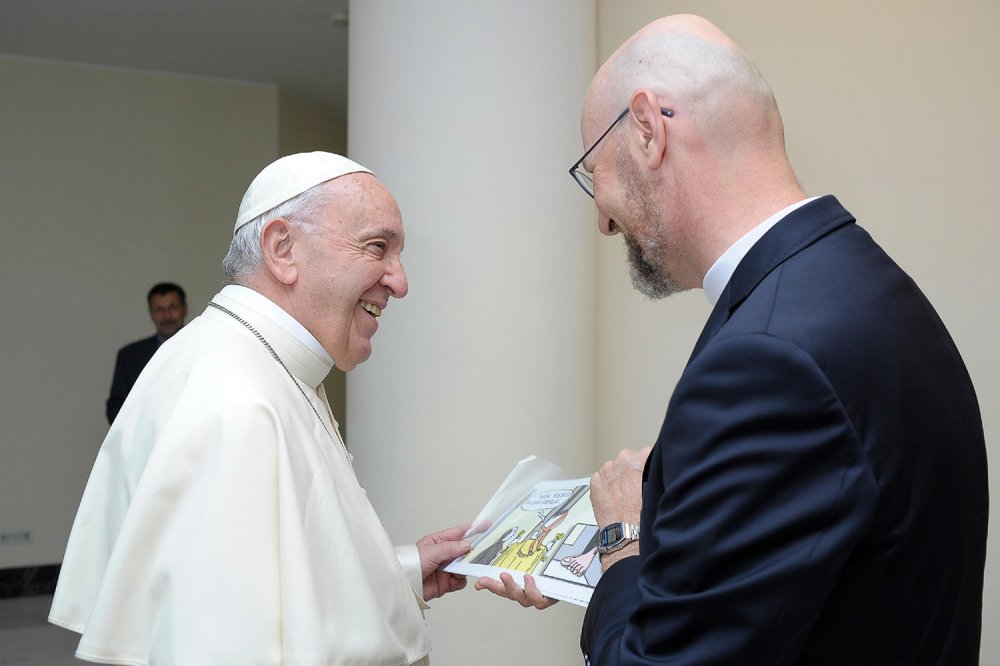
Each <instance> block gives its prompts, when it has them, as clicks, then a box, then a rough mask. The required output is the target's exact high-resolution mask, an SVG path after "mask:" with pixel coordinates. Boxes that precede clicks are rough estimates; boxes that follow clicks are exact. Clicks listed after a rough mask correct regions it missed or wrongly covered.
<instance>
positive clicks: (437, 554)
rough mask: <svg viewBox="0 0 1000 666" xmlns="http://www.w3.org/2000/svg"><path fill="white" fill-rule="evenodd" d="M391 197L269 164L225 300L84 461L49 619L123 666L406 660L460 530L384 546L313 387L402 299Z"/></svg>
mask: <svg viewBox="0 0 1000 666" xmlns="http://www.w3.org/2000/svg"><path fill="white" fill-rule="evenodd" d="M402 248H403V226H402V220H401V218H400V213H399V208H398V207H397V205H396V202H395V200H394V199H393V197H392V195H391V194H390V193H389V191H388V190H386V189H385V187H383V186H382V185H381V184H380V183H379V182H378V180H376V179H375V177H374V176H373V175H372V174H371V172H370V171H368V169H365V168H364V167H362V166H360V165H358V164H356V163H354V162H352V161H350V160H348V159H346V158H344V157H341V156H339V155H332V154H330V153H320V152H316V153H304V154H299V155H291V156H288V157H285V158H282V159H280V160H278V161H277V162H275V163H273V164H271V165H270V166H268V167H266V168H265V169H264V170H263V171H262V172H261V173H260V174H259V175H258V176H257V178H256V179H254V181H253V182H252V183H251V184H250V187H249V189H248V190H247V193H246V195H245V196H244V198H243V202H242V204H241V206H240V210H239V214H238V216H237V221H236V229H235V234H234V238H233V241H232V245H231V247H230V249H229V253H228V254H227V256H226V258H225V260H224V262H223V265H224V268H225V270H226V273H227V275H228V276H229V279H230V281H231V282H232V284H230V285H229V286H226V287H225V288H224V289H223V290H222V291H221V292H220V293H219V294H217V295H216V296H215V297H214V298H213V299H212V301H211V303H209V307H208V308H207V309H206V310H205V312H204V313H203V314H202V315H201V316H200V317H198V318H197V319H196V320H194V321H193V322H191V323H190V324H189V325H188V326H186V327H185V328H184V329H183V330H181V331H180V332H178V333H177V335H175V336H174V337H172V338H171V339H170V340H168V341H167V342H166V343H165V344H164V345H163V347H162V348H161V350H160V351H159V353H157V355H156V356H155V357H154V358H153V360H152V361H151V362H150V364H149V366H148V367H147V369H146V372H145V373H144V374H143V375H142V376H141V377H140V378H139V381H138V382H137V383H136V385H135V387H134V389H133V391H132V395H131V396H130V398H129V400H128V401H127V402H126V404H125V406H124V408H123V409H122V412H121V414H120V415H119V417H118V419H117V420H116V421H115V423H114V425H113V426H112V428H111V430H110V432H109V433H108V436H107V438H106V439H105V441H104V444H103V445H102V447H101V451H100V453H99V455H98V457H97V461H96V462H95V464H94V470H93V472H92V474H91V477H90V480H89V482H88V484H87V488H86V491H85V492H84V496H83V500H82V502H81V504H80V509H79V512H78V513H77V517H76V522H75V523H74V526H73V531H72V533H71V535H70V539H69V545H68V546H67V550H66V556H65V559H64V561H63V567H62V573H61V576H60V579H59V585H58V588H57V590H56V595H55V599H54V601H53V604H52V612H51V615H50V617H49V619H50V621H52V622H53V623H55V624H58V625H61V626H63V627H66V628H68V629H71V630H73V631H77V632H79V633H81V634H83V636H82V639H81V641H80V645H79V649H78V650H77V656H78V657H80V658H82V659H86V660H89V661H98V662H106V663H116V664H142V665H145V664H199V665H205V666H211V665H213V664H233V665H235V664H310V665H311V664H346V663H351V664H362V663H363V664H411V663H417V662H422V661H424V660H425V659H426V656H427V654H428V652H429V650H430V645H429V641H428V638H427V631H426V626H425V624H424V618H423V613H422V611H423V609H425V608H427V605H426V604H425V603H424V600H426V599H432V598H435V597H438V596H441V595H442V594H445V593H447V592H451V591H453V590H457V589H459V588H461V587H462V586H463V585H464V584H465V579H464V578H463V577H461V576H453V575H451V574H446V573H443V572H440V571H438V565H439V564H440V563H441V562H447V561H450V560H451V559H452V558H454V557H456V556H458V555H459V554H461V553H464V552H466V550H468V543H467V542H465V541H464V540H462V535H463V533H464V526H459V527H456V528H453V529H450V530H445V531H443V532H440V533H437V534H432V535H429V536H427V537H424V538H423V539H421V540H420V541H419V542H418V543H417V544H416V546H415V547H414V546H410V547H407V548H403V549H397V550H395V551H394V549H393V547H392V545H391V542H390V540H389V538H388V536H387V535H386V533H385V530H384V529H383V527H382V525H381V523H380V522H379V519H378V516H376V514H375V511H374V509H373V508H372V505H371V504H370V503H369V501H368V498H367V497H366V494H365V491H364V489H363V488H362V487H361V485H360V484H359V483H358V480H357V478H356V477H355V474H354V471H353V468H352V466H351V454H350V453H348V451H347V449H346V448H345V446H344V443H343V441H342V440H341V437H340V433H339V430H338V427H337V422H336V420H335V419H334V418H333V415H332V413H331V411H330V406H329V403H328V402H327V400H326V396H325V394H324V392H323V384H322V383H321V382H322V381H323V378H324V377H325V376H326V375H327V373H328V372H329V371H330V369H331V367H332V366H333V365H336V366H337V367H338V368H340V369H341V370H344V371H348V370H351V369H353V368H354V367H355V366H356V365H357V364H358V363H361V362H363V361H365V360H366V359H367V358H368V356H369V355H370V354H371V352H372V342H371V340H372V336H373V335H374V334H375V332H376V330H377V329H378V319H377V318H378V317H379V315H380V314H381V313H382V311H383V310H384V309H385V307H386V305H387V304H388V301H389V298H390V297H392V298H402V297H403V296H405V295H406V291H407V281H406V273H405V271H404V270H403V265H402V263H401V262H400V252H401V250H402Z"/></svg>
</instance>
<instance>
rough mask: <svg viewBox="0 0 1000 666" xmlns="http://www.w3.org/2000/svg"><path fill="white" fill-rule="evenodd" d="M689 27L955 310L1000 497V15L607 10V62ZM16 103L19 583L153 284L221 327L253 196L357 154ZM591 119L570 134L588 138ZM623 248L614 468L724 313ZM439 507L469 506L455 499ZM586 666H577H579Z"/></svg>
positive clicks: (6, 230)
mask: <svg viewBox="0 0 1000 666" xmlns="http://www.w3.org/2000/svg"><path fill="white" fill-rule="evenodd" d="M680 11H697V12H699V13H701V14H703V15H705V16H707V17H708V18H710V19H712V20H714V21H716V22H717V23H718V24H719V25H720V26H721V27H722V28H723V29H725V30H727V31H728V32H729V33H730V34H731V35H732V36H733V37H734V38H735V39H736V40H737V41H739V42H740V43H741V44H742V45H743V46H744V47H745V48H746V49H747V50H748V51H749V52H750V54H751V56H752V57H754V59H755V60H756V61H757V62H758V64H759V65H760V66H761V69H762V70H763V71H764V74H765V75H766V76H767V77H768V79H769V80H770V81H771V83H772V85H773V87H774V88H775V91H776V94H777V96H778V100H779V103H780V105H781V107H782V110H783V112H784V115H785V120H786V129H787V135H788V142H789V149H790V152H791V155H792V159H793V163H794V164H795V165H796V167H797V168H798V172H799V174H800V177H801V179H802V181H803V184H804V186H805V187H806V188H807V190H808V191H809V192H810V194H823V193H827V192H832V193H835V194H837V195H838V197H840V199H841V201H843V202H844V203H845V205H846V206H847V207H848V208H849V209H850V210H852V211H853V212H854V213H855V214H856V215H857V216H858V217H859V219H860V221H861V223H862V224H863V225H864V226H865V227H866V228H867V229H868V230H869V231H870V232H871V233H872V234H873V235H874V236H875V238H876V239H877V240H879V241H880V242H881V243H882V244H883V245H884V246H885V247H886V248H887V249H888V250H889V251H890V252H891V253H892V254H893V255H894V256H895V257H896V258H897V260H898V261H899V262H900V263H901V264H902V265H903V266H904V267H905V268H906V269H907V270H908V271H909V272H910V273H911V275H913V276H914V278H915V279H916V280H917V282H918V283H920V284H921V286H922V287H923V288H924V290H925V291H926V292H927V294H928V296H929V297H930V298H931V300H932V301H933V302H934V303H935V305H936V306H937V308H938V310H939V311H940V313H941V315H942V317H943V318H944V320H945V322H946V323H947V324H948V326H949V328H950V329H951V331H952V333H953V335H954V336H955V339H956V342H957V343H958V346H959V348H960V349H961V350H962V351H963V353H964V355H965V358H966V361H967V363H968V365H969V368H970V371H971V373H972V376H973V380H974V381H975V383H976V386H977V389H978V391H979V396H980V401H981V405H982V411H983V416H984V421H985V426H986V432H987V440H988V442H989V443H990V446H991V451H990V453H991V456H990V461H991V466H992V468H991V471H992V474H991V478H992V480H993V490H994V492H993V495H994V497H997V496H1000V492H998V488H997V483H998V481H997V479H998V478H1000V476H998V475H1000V472H998V471H997V465H998V464H1000V463H998V462H997V461H998V460H1000V453H998V452H997V449H996V444H995V442H996V441H997V435H998V430H1000V410H998V407H1000V355H998V354H996V353H995V352H994V351H993V349H992V345H991V343H992V342H993V340H994V339H995V337H996V334H995V331H996V329H997V326H996V324H997V323H998V322H997V318H998V308H997V305H998V302H997V301H998V297H997V296H996V294H995V287H996V285H997V284H998V283H1000V280H998V278H1000V276H998V269H997V268H996V264H995V262H993V261H988V260H987V252H989V251H990V249H992V248H993V247H995V246H996V245H997V244H998V237H997V236H998V232H997V231H996V229H995V227H994V225H992V224H991V223H992V222H993V219H994V217H995V215H994V214H991V212H992V207H991V206H990V204H991V203H992V201H991V198H992V197H991V194H992V188H993V186H994V183H993V180H994V178H995V176H996V172H997V169H996V166H995V160H996V157H995V156H996V155H998V154H1000V134H998V129H997V128H998V124H997V122H996V120H995V118H994V115H995V114H994V110H995V109H997V108H1000V89H998V87H997V86H996V85H995V79H996V77H995V74H994V73H993V72H992V68H993V67H994V65H995V64H996V63H997V62H1000V47H998V46H997V45H996V40H995V39H993V36H992V35H991V34H990V31H991V30H992V29H993V28H994V27H995V26H996V25H1000V3H995V2H994V1H993V0H980V1H975V0H957V1H956V2H953V3H948V4H947V5H945V4H944V3H931V2H928V1H927V0H883V2H879V3H869V2H862V1H861V0H846V1H845V2H840V3H822V4H820V3H813V2H801V0H764V1H762V2H756V3H742V2H732V1H731V0H728V1H727V0H714V1H713V0H700V1H699V2H687V3H685V2H669V1H666V0H659V1H653V0H630V2H611V1H609V0H605V1H604V2H599V3H598V53H599V58H598V59H599V60H603V58H604V57H605V56H606V55H607V54H608V53H610V51H611V50H613V49H614V48H615V47H616V46H617V45H618V44H619V43H620V42H621V41H622V40H623V39H625V38H626V37H627V36H628V35H629V34H631V33H632V32H633V31H634V30H635V29H637V28H639V27H640V26H641V25H643V24H644V23H645V22H647V21H648V20H650V19H652V18H655V17H657V16H660V15H663V14H668V13H675V12H680ZM595 65H596V63H595ZM0 86H2V91H3V93H2V94H0V229H2V231H3V235H4V237H3V240H2V242H0V303H2V305H3V310H4V313H5V314H4V318H3V323H2V324H0V331H2V333H0V336H2V338H0V341H2V343H3V348H4V351H3V353H2V354H0V405H2V407H0V532H12V531H22V530H30V531H31V532H32V539H33V540H32V541H31V542H30V543H29V544H26V545H21V546H9V545H8V546H2V545H0V568H5V567H14V566H25V565H33V564H46V563H53V562H58V561H59V559H60V558H61V556H62V549H63V547H64V545H65V538H66V535H67V533H68V530H69V525H70V522H71V521H72V518H73V514H74V512H75V509H76V504H77V501H78V500H79V496H80V493H81V492H82V489H83V485H84V483H85V481H86V476H87V474H88V472H89V469H90V465H91V463H92V460H93V456H94V455H95V453H96V451H97V447H98V446H99V443H100V440H101V439H102V437H103V435H104V432H105V430H106V424H105V421H104V417H103V411H104V407H103V402H104V399H105V397H106V395H107V389H108V385H109V384H110V379H111V370H112V364H113V360H114V352H115V350H116V349H117V348H118V347H119V346H120V345H122V344H124V343H125V342H128V341H131V340H133V339H136V338H139V337H142V336H146V335H149V334H150V333H151V332H152V328H151V325H150V323H149V321H148V318H147V316H146V312H145V303H144V295H145V291H146V289H147V288H148V287H149V286H150V285H151V284H152V283H154V282H156V281H159V280H164V279H172V280H177V281H179V282H181V283H182V284H183V285H184V286H185V287H186V288H187V289H188V294H189V301H190V304H191V309H192V314H194V313H197V312H199V311H200V310H201V309H202V308H203V307H204V304H205V302H206V301H207V300H208V298H209V297H210V296H211V295H212V294H213V293H214V292H215V290H216V289H217V288H218V286H219V284H220V283H221V280H222V276H221V273H220V272H219V269H218V265H219V260H220V258H221V255H222V253H223V252H224V250H225V246H226V244H227V242H228V237H229V233H230V231H229V229H230V227H229V220H230V219H231V218H232V217H233V215H234V213H235V209H236V206H237V203H238V201H239V197H240V196H241V195H242V192H243V189H244V188H245V186H246V183H247V182H248V180H249V179H250V178H251V177H252V176H253V174H254V173H256V171H257V169H258V168H259V167H260V165H262V164H263V163H265V162H267V161H269V160H271V159H273V158H274V157H276V156H277V155H279V154H285V153H288V152H293V151H295V150H300V149H306V148H309V147H310V146H311V145H314V146H317V147H318V146H319V145H320V144H321V143H324V142H326V141H331V142H336V141H343V139H342V137H343V131H342V129H341V130H339V134H338V131H334V132H333V134H332V135H331V134H330V133H328V132H327V129H326V124H327V123H328V122H333V123H334V124H335V123H336V122H337V121H336V119H332V120H329V119H324V118H323V114H321V113H320V112H319V111H318V110H317V109H316V108H315V107H314V106H313V105H312V104H310V103H309V102H308V101H304V100H296V99H294V98H290V97H288V96H285V95H282V94H280V93H279V92H278V91H277V90H276V89H274V88H271V87H266V86H259V85H252V84H242V83H234V82H223V81H212V80H204V79H196V78H187V77H175V76H166V75H158V74H150V73H143V72H134V71H127V70H113V69H100V68H92V67H78V66H71V65H64V64H58V63H49V62H39V61H31V60H21V59H12V58H3V57H0ZM582 94H583V91H582V90H581V92H580V95H581V99H582ZM577 112H578V111H577V109H575V108H573V109H565V110H564V112H560V115H561V116H565V122H567V123H570V124H574V123H575V122H576V117H577V116H576V114H577ZM317 118H321V122H322V123H323V126H324V127H323V129H320V128H317V127H316V122H317V120H316V119H317ZM304 128H305V129H306V131H307V134H305V135H303V134H302V133H301V130H303V129H304ZM312 132H314V133H315V134H311V133H312ZM311 136H312V137H314V138H312V139H311V138H310V137H311ZM337 136H339V137H341V138H336V137H337ZM324 145H325V146H330V147H334V143H325V144H324ZM339 145H343V144H342V143H341V144H339ZM565 157H566V163H567V164H568V163H569V162H570V161H571V160H572V159H573V158H575V157H576V154H570V155H566V156H565ZM404 212H405V211H404ZM593 233H595V234H596V231H594V232H593ZM599 240H600V242H599V243H598V248H599V249H598V262H597V274H598V280H597V284H598V287H597V288H598V293H597V310H598V311H597V326H596V330H597V336H598V342H597V353H596V354H595V356H596V358H597V364H598V368H597V373H598V381H597V385H598V387H599V389H600V395H599V396H598V399H597V404H599V405H600V410H599V416H598V419H597V428H598V442H599V445H600V447H601V452H600V454H599V456H598V458H599V459H604V458H607V457H610V456H612V455H613V454H614V453H615V452H616V451H617V450H618V449H619V448H620V447H623V446H638V445H641V444H645V443H648V442H650V441H652V440H653V439H654V438H655V436H656V432H657V430H658V428H659V425H660V421H661V420H662V417H663V410H664V408H665V406H666V402H667V399H668V397H669V394H670V391H671V389H672V387H673V384H674V382H675V381H676V379H677V377H678V375H679V374H680V371H681V369H682V367H683V363H684V361H685V360H686V358H687V355H688V353H689V350H690V348H691V345H692V344H693V342H694V339H695V338H696V337H697V334H698V332H699V330H700V328H701V325H702V323H703V321H704V318H705V317H706V316H707V314H708V306H707V304H706V303H705V301H704V297H703V295H702V294H701V292H700V291H699V292H695V293H691V294H684V295H681V296H680V297H677V298H675V299H673V300H672V301H671V302H669V303H657V304H651V303H649V302H647V301H644V300H643V299H642V298H641V297H639V296H638V295H636V294H635V293H634V292H633V290H632V288H631V286H630V285H629V284H628V282H627V279H626V278H625V277H624V267H623V264H624V262H623V258H622V252H621V249H620V244H619V242H618V241H617V240H607V239H599ZM335 381H336V380H335ZM338 412H339V414H343V413H344V412H343V410H338ZM596 462H598V461H597V460H595V464H596ZM419 493H420V494H428V493H429V494H430V495H431V496H432V500H433V501H432V504H437V505H444V504H446V502H447V498H446V497H444V495H446V494H447V491H445V492H444V493H439V492H437V491H435V489H434V488H433V487H423V486H422V487H421V488H420V489H419ZM426 522H427V523H428V524H430V523H432V522H435V521H433V520H431V519H430V518H428V519H427V520H426ZM997 549H998V545H997V537H996V536H995V535H994V536H993V537H992V538H991V541H990V561H989V564H988V569H987V591H986V600H985V612H986V616H985V617H986V620H985V623H984V626H985V628H986V629H985V631H984V634H985V635H984V650H983V663H987V664H989V663H997V664H1000V636H998V635H997V632H996V631H994V630H992V629H991V628H993V627H997V626H1000V562H998V555H997ZM491 610H492V607H491V606H490V605H489V604H487V603H486V602H483V603H482V611H483V612H484V613H485V612H489V611H491ZM570 611H572V609H565V608H564V609H558V608H557V609H553V611H550V612H570ZM433 621H434V620H433V618H432V622H433ZM570 638H572V639H573V640H569V641H568V643H567V644H569V645H570V646H571V647H572V644H573V643H574V642H575V638H574V637H570ZM571 651H572V650H571ZM576 662H577V657H576V656H575V653H574V654H569V653H567V659H566V662H565V663H576Z"/></svg>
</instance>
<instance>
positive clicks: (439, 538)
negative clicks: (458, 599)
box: [417, 523, 471, 601]
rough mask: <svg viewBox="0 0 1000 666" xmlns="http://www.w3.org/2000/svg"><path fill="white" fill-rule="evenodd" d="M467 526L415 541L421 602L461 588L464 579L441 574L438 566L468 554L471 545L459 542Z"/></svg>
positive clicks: (463, 540) (456, 575) (442, 572)
mask: <svg viewBox="0 0 1000 666" xmlns="http://www.w3.org/2000/svg"><path fill="white" fill-rule="evenodd" d="M468 529H469V523H466V524H465V525H456V526H455V527H451V528H449V529H446V530H442V531H440V532H435V533H434V534H428V535H427V536H425V537H424V538H423V539H420V540H419V541H417V551H418V552H419V553H420V574H421V576H423V579H424V600H425V601H430V600H431V599H437V598H438V597H440V596H443V595H445V594H448V593H449V592H454V591H456V590H461V589H462V588H463V587H465V576H461V575H459V574H453V573H448V572H447V571H441V570H440V567H441V566H442V565H446V564H448V563H449V562H451V561H452V560H453V559H455V558H456V557H458V556H459V555H464V554H465V553H467V552H469V548H470V547H471V544H470V543H469V542H468V541H466V540H465V539H463V538H462V537H463V536H464V535H465V532H466V530H468Z"/></svg>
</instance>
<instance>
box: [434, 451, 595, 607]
mask: <svg viewBox="0 0 1000 666" xmlns="http://www.w3.org/2000/svg"><path fill="white" fill-rule="evenodd" d="M558 473H559V468H558V467H556V466H555V465H552V464H551V463H547V462H545V461H543V460H540V459H538V458H535V457H534V456H529V457H528V458H525V459H524V460H522V461H521V462H520V463H518V465H517V466H516V467H515V468H514V470H513V471H512V472H511V473H510V475H509V476H508V477H507V479H506V480H505V481H504V482H503V484H501V486H500V488H499V489H498V490H497V492H496V493H494V495H493V497H492V498H491V499H490V502H489V503H488V504H487V505H486V507H485V508H484V509H483V511H482V512H481V513H480V514H479V516H478V517H477V518H476V520H475V522H474V523H473V525H472V527H471V528H470V529H469V534H467V538H469V539H471V540H472V549H471V550H470V551H469V552H468V553H466V554H465V555H464V556H462V557H459V558H457V559H455V560H454V561H453V562H451V563H450V564H449V565H447V566H446V567H445V568H444V570H445V571H449V572H451V573H457V574H464V575H466V576H477V577H478V576H489V577H491V578H495V579H497V580H499V578H500V573H501V572H503V571H506V572H508V573H509V574H510V575H511V576H512V577H513V578H514V580H515V581H516V582H517V583H518V584H519V585H521V586H522V587H523V586H524V574H526V573H530V574H531V575H532V576H534V578H535V584H536V585H537V586H538V589H539V591H541V593H542V594H544V595H545V596H547V597H552V598H554V599H560V600H562V601H568V602H570V603H573V604H577V605H579V606H586V605H587V604H588V603H590V597H591V595H592V594H593V591H594V586H596V585H597V581H598V580H600V577H601V561H600V558H599V557H598V556H597V538H598V530H597V521H596V520H595V519H594V510H593V508H592V507H591V504H590V478H589V477H587V478H583V479H562V480H559V479H554V478H552V477H553V476H557V475H558Z"/></svg>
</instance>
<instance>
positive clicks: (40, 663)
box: [0, 594, 87, 666]
mask: <svg viewBox="0 0 1000 666" xmlns="http://www.w3.org/2000/svg"><path fill="white" fill-rule="evenodd" d="M51 605H52V595H51V594H49V595H39V596H30V597H13V598H10V599H0V666H70V665H73V666H82V665H83V664H86V663H87V662H83V661H78V660H76V659H74V658H73V652H74V651H76V644H77V642H78V641H79V639H80V636H79V634H76V633H74V632H72V631H67V630H66V629H61V628H59V627H57V626H55V625H52V624H49V623H48V622H47V621H46V619H45V618H46V617H47V616H48V614H49V606H51Z"/></svg>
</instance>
